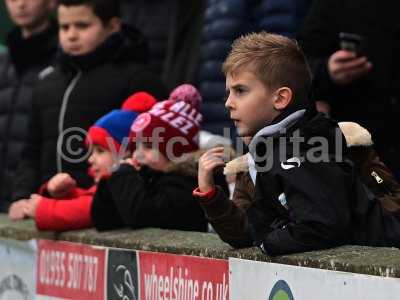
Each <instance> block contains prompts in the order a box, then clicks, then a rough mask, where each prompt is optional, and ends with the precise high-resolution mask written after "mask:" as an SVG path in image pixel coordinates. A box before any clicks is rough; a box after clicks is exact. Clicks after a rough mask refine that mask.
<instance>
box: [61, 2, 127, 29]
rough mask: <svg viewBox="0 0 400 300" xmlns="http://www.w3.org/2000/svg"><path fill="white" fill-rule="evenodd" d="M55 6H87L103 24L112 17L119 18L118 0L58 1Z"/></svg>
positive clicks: (119, 6)
mask: <svg viewBox="0 0 400 300" xmlns="http://www.w3.org/2000/svg"><path fill="white" fill-rule="evenodd" d="M57 5H58V6H60V5H64V6H75V5H89V6H91V7H92V8H93V12H94V13H95V15H96V16H98V17H99V18H100V19H101V21H102V22H103V24H105V23H108V22H109V21H110V20H111V19H112V18H114V17H117V18H120V17H121V1H119V0H58V1H57Z"/></svg>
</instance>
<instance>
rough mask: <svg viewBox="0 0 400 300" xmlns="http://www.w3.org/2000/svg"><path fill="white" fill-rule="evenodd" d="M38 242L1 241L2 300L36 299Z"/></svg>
mask: <svg viewBox="0 0 400 300" xmlns="http://www.w3.org/2000/svg"><path fill="white" fill-rule="evenodd" d="M35 276H36V241H34V240H32V241H27V242H20V241H15V240H7V239H0V300H9V299H10V300H19V299H21V300H28V299H35V294H36V287H35Z"/></svg>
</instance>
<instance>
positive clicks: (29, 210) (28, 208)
mask: <svg viewBox="0 0 400 300" xmlns="http://www.w3.org/2000/svg"><path fill="white" fill-rule="evenodd" d="M41 199H42V197H41V196H40V195H36V194H33V195H31V198H30V199H29V200H28V201H27V202H26V205H25V206H24V213H25V215H26V216H28V217H31V218H35V217H36V209H37V207H38V206H39V203H40V201H41Z"/></svg>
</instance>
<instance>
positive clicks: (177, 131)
mask: <svg viewBox="0 0 400 300" xmlns="http://www.w3.org/2000/svg"><path fill="white" fill-rule="evenodd" d="M200 104H201V96H200V93H199V92H198V91H197V89H196V88H195V87H193V86H191V85H187V84H185V85H181V86H178V87H177V88H176V89H175V90H174V91H173V92H172V93H171V95H170V98H169V99H168V100H166V101H163V102H159V103H157V104H156V105H155V106H154V107H153V108H152V109H151V110H150V111H149V112H147V113H143V114H141V115H140V116H138V117H137V118H136V120H135V122H134V123H133V124H132V127H131V133H130V141H131V142H132V144H131V146H134V145H135V143H136V142H143V143H146V144H151V146H152V147H155V148H157V149H158V150H159V151H160V152H161V153H162V154H163V155H164V156H165V157H166V158H167V159H169V160H174V158H179V157H180V156H182V154H184V153H188V152H192V151H195V150H197V149H199V135H198V134H199V129H200V123H201V121H202V115H201V114H200V112H199V107H200ZM133 148H134V147H133Z"/></svg>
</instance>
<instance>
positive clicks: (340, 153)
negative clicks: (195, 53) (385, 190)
mask: <svg viewBox="0 0 400 300" xmlns="http://www.w3.org/2000/svg"><path fill="white" fill-rule="evenodd" d="M224 72H225V74H226V76H227V79H226V86H227V94H228V99H227V100H226V104H225V105H226V107H227V108H228V110H229V111H230V116H231V119H232V120H234V122H235V125H236V128H237V131H238V134H239V136H242V137H248V136H250V137H252V139H251V142H250V144H249V152H250V154H251V156H252V158H253V160H254V161H255V169H254V168H252V167H250V174H251V175H253V174H254V175H255V176H252V179H253V182H254V183H255V195H254V201H253V203H252V204H251V206H250V208H249V209H248V210H247V212H246V214H242V215H243V216H244V217H243V218H242V219H236V220H235V222H242V224H244V226H245V228H247V237H244V238H243V240H242V241H240V243H238V245H240V246H250V245H252V244H255V245H257V246H259V247H260V248H261V249H262V250H263V251H264V252H265V253H267V254H285V253H292V252H302V251H309V250H316V249H323V248H328V247H333V246H338V245H343V244H359V245H371V246H384V245H386V246H399V245H400V235H399V232H400V231H399V229H400V224H399V221H398V217H399V216H398V214H396V213H389V212H388V211H386V210H384V209H382V207H381V204H380V203H379V202H378V201H377V200H376V198H375V197H374V196H373V194H372V193H371V192H370V191H369V190H368V189H367V188H366V187H365V186H364V185H363V184H362V183H361V181H360V179H359V176H358V174H357V173H356V169H355V167H354V164H353V163H352V162H351V161H350V160H348V159H347V151H348V149H347V148H346V142H345V141H344V140H343V136H342V133H341V131H340V129H339V127H338V125H337V123H336V122H335V121H333V120H331V119H329V118H327V117H325V116H324V115H322V114H317V113H316V112H315V110H314V109H313V108H311V107H310V106H309V104H308V92H309V88H310V85H311V74H310V71H309V67H308V65H307V62H306V60H305V58H304V56H303V54H302V53H301V51H300V50H299V48H298V46H297V44H296V43H295V42H294V41H291V40H289V39H287V38H285V37H283V36H279V35H273V34H268V33H265V32H262V33H258V34H250V35H247V36H245V37H242V38H239V39H238V40H236V41H235V42H234V44H233V49H232V51H231V53H230V54H229V56H228V57H227V59H226V61H225V63H224ZM222 158H223V149H221V148H216V149H214V150H211V151H209V152H207V153H206V154H205V155H204V156H203V157H202V158H201V159H200V162H199V188H198V189H197V190H196V191H195V192H194V193H195V194H196V195H198V196H200V197H201V198H202V201H203V202H204V201H210V202H211V201H213V200H214V199H215V198H217V197H218V193H219V192H220V190H219V189H218V188H216V187H215V185H214V182H213V180H212V177H211V174H212V171H213V169H214V168H216V167H217V166H222V165H224V162H223V159H222ZM216 207H217V206H216ZM218 209H220V210H221V207H219V208H218ZM219 214H220V215H221V216H223V214H224V212H223V211H219ZM226 226H232V224H229V223H227V224H226Z"/></svg>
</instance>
